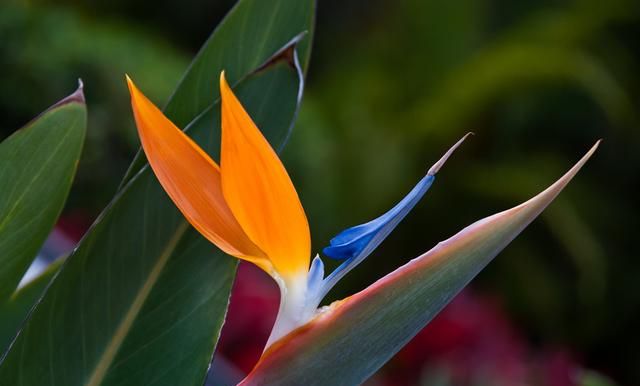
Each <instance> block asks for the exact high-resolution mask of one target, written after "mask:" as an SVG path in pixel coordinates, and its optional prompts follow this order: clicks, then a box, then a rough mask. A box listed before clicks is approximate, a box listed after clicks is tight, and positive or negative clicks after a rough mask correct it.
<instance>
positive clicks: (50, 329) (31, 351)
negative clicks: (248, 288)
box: [0, 28, 309, 386]
mask: <svg viewBox="0 0 640 386" xmlns="http://www.w3.org/2000/svg"><path fill="white" fill-rule="evenodd" d="M307 29H308V28H307ZM306 38H309V37H308V36H307V37H306ZM276 54H277V55H276V57H275V59H274V60H271V61H269V63H268V65H266V66H263V67H261V68H260V70H259V71H257V72H254V73H252V74H250V75H249V76H247V77H246V78H245V79H244V80H242V81H241V82H240V83H239V85H238V87H236V92H237V94H238V96H239V98H240V99H241V100H242V102H243V103H244V104H245V106H246V107H247V110H248V111H249V113H250V114H251V115H252V117H253V118H254V120H255V121H256V123H257V124H258V126H259V127H260V128H261V129H262V130H263V131H264V133H265V135H266V136H267V138H269V139H270V140H272V139H273V138H279V139H283V138H284V137H286V136H283V135H282V133H283V132H284V133H286V132H288V130H289V128H290V126H291V124H292V120H293V119H294V117H295V114H296V112H297V109H298V106H299V102H300V96H301V94H300V91H301V89H302V76H303V74H302V71H301V69H300V67H299V66H297V65H296V64H297V60H294V59H296V54H295V50H294V46H289V47H285V48H284V51H282V52H280V53H279V54H278V53H277V52H276ZM217 75H219V74H216V76H217ZM210 100H211V99H210ZM219 125H220V117H219V105H218V104H217V103H214V104H213V105H210V106H208V107H207V109H205V110H204V111H203V112H201V113H200V114H198V117H197V118H196V119H195V120H194V121H193V122H192V123H191V124H190V125H189V127H188V128H187V130H188V133H189V134H190V136H191V137H192V138H193V139H194V140H195V141H196V142H198V143H199V144H200V145H201V146H202V147H203V148H204V149H205V150H207V151H208V152H210V153H211V154H212V156H214V157H215V156H216V155H217V153H218V150H217V149H218V144H219V138H220V127H219ZM274 145H279V144H274ZM235 267H236V261H235V260H234V259H233V258H231V257H228V256H227V255H225V254H223V253H222V252H220V251H219V250H217V249H216V248H215V247H214V246H213V245H211V244H210V243H209V242H207V241H206V240H204V239H203V238H202V237H201V236H200V235H199V234H198V233H197V232H195V231H194V230H193V229H192V228H190V227H189V226H188V223H186V222H185V220H184V219H183V217H182V215H180V213H179V212H178V211H177V210H176V208H175V207H174V205H173V203H172V202H171V201H170V200H169V198H168V197H167V196H166V194H165V192H164V191H163V190H162V188H161V187H160V185H159V184H158V182H157V180H156V178H155V176H154V175H153V173H152V171H151V170H150V169H149V167H148V166H145V167H143V168H142V169H141V170H140V171H139V172H138V173H137V174H136V175H135V176H134V177H133V178H131V179H130V180H129V182H128V183H126V185H125V186H124V187H123V188H122V189H121V190H120V191H119V193H118V194H117V196H116V197H115V198H114V200H113V201H112V203H111V204H110V205H109V207H108V208H107V209H105V211H104V212H103V213H102V215H101V216H100V218H99V219H98V220H97V221H96V222H95V223H94V225H93V226H92V228H91V229H90V230H89V232H88V234H87V235H86V236H85V237H84V238H83V240H82V241H81V242H80V245H79V247H78V249H77V250H76V251H75V252H74V253H73V254H72V255H71V256H70V257H69V259H68V260H67V262H66V263H65V265H64V266H63V267H62V269H61V271H60V273H59V274H58V276H57V277H56V279H55V280H54V281H53V283H52V284H51V286H50V287H49V288H48V290H47V292H46V294H45V296H44V297H43V298H42V300H41V302H40V303H39V304H38V306H37V307H36V309H35V310H34V312H33V313H32V315H31V318H30V319H29V320H28V322H27V323H26V324H25V326H24V328H23V329H22V331H21V333H20V335H19V336H18V337H17V339H16V341H15V342H14V344H13V345H12V349H11V350H10V351H9V352H8V354H7V355H6V357H5V358H4V360H3V362H2V364H0V384H2V385H4V384H7V385H41V384H42V381H43V380H47V381H48V382H49V383H50V384H57V385H65V386H73V385H92V386H95V385H199V384H202V382H203V381H204V377H205V375H206V371H207V368H208V366H209V363H210V360H211V357H212V354H213V350H214V348H215V345H216V342H217V339H218V336H219V333H220V329H221V327H222V323H223V321H224V316H225V313H226V308H227V304H228V297H229V292H230V289H231V285H232V282H233V278H234V275H235Z"/></svg>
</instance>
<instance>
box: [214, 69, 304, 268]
mask: <svg viewBox="0 0 640 386" xmlns="http://www.w3.org/2000/svg"><path fill="white" fill-rule="evenodd" d="M220 94H221V98H222V147H221V157H220V167H221V170H222V192H223V194H224V198H225V199H226V201H227V204H228V205H229V208H231V211H232V212H233V214H234V216H235V218H236V219H237V220H238V222H239V223H240V225H241V226H242V229H244V231H245V232H246V233H247V235H248V236H249V238H250V239H251V240H252V241H253V242H254V243H255V244H256V245H258V246H259V247H260V249H261V250H262V251H264V252H265V254H266V255H267V257H268V258H269V260H271V262H272V263H273V265H274V268H275V269H276V271H277V272H278V273H280V274H281V275H282V276H288V275H290V274H296V273H300V272H303V271H304V272H306V271H307V270H308V268H309V258H310V254H311V238H310V235H309V224H308V223H307V217H306V215H305V213H304V209H303V208H302V204H301V203H300V199H299V198H298V194H297V193H296V190H295V188H294V187H293V183H291V179H290V178H289V175H288V174H287V171H286V170H285V168H284V165H282V162H280V159H279V158H278V156H277V154H276V152H275V151H274V150H273V148H271V145H269V142H267V140H266V139H265V138H264V136H263V135H262V133H261V132H260V130H259V129H258V128H257V127H256V125H255V124H254V123H253V121H252V120H251V117H249V115H248V114H247V112H246V111H245V110H244V108H243V107H242V105H241V104H240V101H238V99H237V98H236V96H235V95H234V94H233V91H231V89H230V88H229V85H228V84H227V81H226V80H225V78H224V73H222V74H221V75H220Z"/></svg>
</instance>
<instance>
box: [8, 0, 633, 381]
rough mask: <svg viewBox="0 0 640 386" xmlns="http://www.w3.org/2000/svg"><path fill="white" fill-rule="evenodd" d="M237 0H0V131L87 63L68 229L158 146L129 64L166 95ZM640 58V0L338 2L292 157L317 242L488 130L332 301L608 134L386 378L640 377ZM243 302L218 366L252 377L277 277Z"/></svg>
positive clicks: (74, 229)
mask: <svg viewBox="0 0 640 386" xmlns="http://www.w3.org/2000/svg"><path fill="white" fill-rule="evenodd" d="M232 4H233V1H231V0H224V1H222V0H220V1H208V2H205V1H197V0H182V1H181V2H179V3H178V2H175V1H168V0H153V1H152V0H136V1H130V0H111V1H109V2H105V1H98V0H82V1H81V0H56V1H53V0H52V1H46V0H29V1H26V0H24V1H17V0H3V1H2V2H1V3H0V85H1V87H0V139H2V138H4V137H6V136H7V135H9V134H10V133H11V132H12V131H13V130H15V129H17V128H19V127H20V126H22V125H23V124H24V123H25V122H27V121H28V120H29V119H30V118H31V117H33V116H34V115H35V114H37V113H38V112H40V111H41V110H43V109H44V108H46V107H47V106H48V105H50V104H51V103H52V102H54V101H56V100H58V99H59V98H60V97H61V96H63V95H66V94H68V93H70V92H71V91H72V90H73V89H74V88H75V84H76V79H77V78H78V77H81V78H82V79H83V80H84V82H85V91H86V96H87V101H88V107H89V130H88V138H87V144H86V147H85V150H84V153H83V159H82V161H81V164H80V169H79V175H78V177H77V179H76V182H75V185H74V187H73V189H72V192H71V195H70V198H69V201H68V204H67V207H66V209H65V212H64V215H63V217H62V219H61V221H60V224H59V225H58V228H57V231H58V232H61V233H62V234H63V235H66V237H67V239H69V240H71V241H73V240H77V239H78V238H79V237H80V236H81V235H82V233H83V232H84V230H85V229H86V228H87V226H88V225H89V224H90V223H91V222H92V221H93V219H94V218H95V217H96V216H97V214H98V213H99V212H100V211H101V210H102V208H103V207H104V206H105V205H106V204H107V203H108V202H109V200H110V198H111V196H112V195H113V193H114V192H115V191H116V188H117V185H118V183H119V181H120V179H121V178H122V175H123V174H124V172H125V170H126V168H127V166H128V163H129V162H130V160H131V159H132V157H133V154H134V152H135V151H136V148H137V146H138V141H137V138H136V134H135V129H134V125H133V120H132V115H131V112H130V110H129V105H128V95H127V91H126V85H125V82H124V75H123V74H124V73H125V72H126V73H129V74H131V75H132V76H133V77H134V78H135V79H136V80H137V82H138V83H139V84H140V85H141V87H143V89H144V90H145V92H146V93H147V94H148V95H149V96H150V97H151V98H152V99H153V100H154V101H156V102H157V103H158V104H159V105H162V104H163V102H164V101H165V100H166V99H167V98H168V96H169V94H170V92H171V90H172V89H173V87H174V86H175V85H176V83H177V82H178V80H179V79H180V76H181V74H182V72H183V71H184V70H185V68H186V67H187V65H188V63H189V60H190V58H191V57H192V56H193V55H194V54H195V53H196V52H197V50H198V48H199V46H200V45H201V44H202V43H203V42H204V40H205V39H206V38H207V36H208V35H209V34H210V32H211V31H212V29H213V28H214V27H215V25H216V24H217V23H218V22H219V20H220V19H221V18H222V17H223V16H224V14H225V12H226V11H227V10H228V9H229V8H230V7H231V6H232ZM639 65H640V2H638V1H637V0H629V1H624V0H611V1H606V2H604V1H598V0H580V1H557V0H556V1H551V0H545V1H534V0H518V1H513V0H455V1H445V0H398V1H393V2H392V1H384V0H352V1H340V0H320V1H319V5H318V16H317V26H316V33H315V42H314V50H313V54H312V60H311V66H310V69H309V72H308V77H307V80H308V82H307V87H306V90H305V97H304V102H303V106H302V110H301V112H300V116H299V120H298V123H297V125H296V127H295V129H294V133H293V135H292V137H291V140H290V142H289V144H288V145H287V147H286V149H285V151H284V154H283V158H284V161H285V164H286V166H287V167H288V169H289V170H290V173H291V175H292V178H293V180H294V183H295V184H296V186H297V187H298V191H299V193H300V196H301V199H302V201H303V204H304V206H305V208H306V210H307V214H308V217H309V220H310V225H311V228H312V233H313V240H314V249H315V250H317V251H319V250H321V248H322V247H323V246H324V245H325V243H326V242H327V240H328V239H329V238H330V237H331V236H332V235H334V234H335V233H337V232H339V231H340V230H342V229H343V228H345V227H347V226H350V225H354V224H358V223H361V222H364V221H366V220H369V219H371V218H373V217H375V216H377V215H379V214H380V213H382V212H383V211H385V210H386V209H388V208H389V207H390V206H392V205H393V203H395V202H396V201H397V200H398V199H399V198H400V197H402V196H403V195H404V194H405V193H406V192H407V191H408V190H409V189H410V188H411V187H412V186H413V184H414V183H415V182H416V181H417V180H418V179H419V178H421V176H422V175H423V174H424V173H425V171H426V170H427V169H428V167H429V166H430V165H431V164H432V163H433V162H434V161H435V160H436V159H437V158H438V157H439V156H440V155H441V154H442V152H443V151H444V150H446V149H447V148H448V147H449V146H450V145H451V144H452V143H453V142H455V140H457V139H458V138H459V137H460V136H462V135H463V134H464V133H466V132H467V131H474V132H475V133H476V135H475V136H474V137H472V138H470V139H469V140H468V142H467V143H465V144H464V146H463V147H462V148H461V149H460V151H459V152H457V153H456V154H455V156H454V157H453V158H452V159H451V160H450V161H449V163H448V164H447V165H446V167H445V168H444V169H443V170H442V171H441V173H440V174H439V176H438V179H437V182H436V183H435V184H434V186H433V188H432V189H431V191H430V192H429V193H428V195H427V196H426V198H425V199H424V200H423V202H422V203H421V204H419V205H418V207H417V208H416V209H415V211H414V212H413V213H412V214H411V215H410V216H408V218H407V219H406V220H405V221H404V222H403V223H402V224H401V226H399V227H398V229H397V230H396V231H395V233H393V234H392V235H391V236H390V237H389V238H388V239H387V241H385V242H384V243H383V244H382V246H381V248H380V249H379V250H378V251H377V252H376V253H375V254H374V255H372V256H371V257H370V258H369V259H368V260H367V261H366V262H365V263H364V264H362V265H361V266H359V267H358V269H356V270H355V271H354V272H353V273H352V274H350V275H349V276H350V277H348V278H347V279H346V280H344V281H343V282H342V283H341V284H340V285H339V286H338V288H337V289H336V290H335V291H334V292H332V293H331V295H330V297H331V299H338V298H340V297H343V296H346V295H348V294H350V293H353V292H354V291H357V290H360V289H362V288H364V287H365V286H367V285H368V284H370V283H371V282H373V281H374V280H375V279H377V278H379V277H381V276H382V275H384V274H385V273H387V272H389V271H391V270H392V269H394V268H396V267H398V266H400V265H402V264H403V263H405V262H406V261H408V260H409V259H410V258H413V257H416V256H418V255H419V254H421V253H423V252H425V251H426V250H428V249H429V248H431V247H432V246H433V245H435V244H436V243H437V242H438V241H440V240H443V239H445V238H447V237H448V236H450V235H452V234H454V233H455V232H457V231H458V230H459V229H461V228H462V227H463V226H465V225H468V224H469V223H471V222H473V221H475V220H477V219H479V218H481V217H484V216H486V215H489V214H492V213H494V212H497V211H500V210H503V209H506V208H508V207H511V206H513V205H515V204H517V203H519V202H521V201H524V200H525V199H527V198H529V197H530V196H532V195H533V194H535V193H537V192H538V191H540V190H541V189H543V188H544V187H545V186H547V185H548V184H550V183H551V182H552V181H554V180H555V179H556V178H557V177H559V176H560V175H561V174H562V173H563V171H564V170H566V169H568V167H569V166H570V165H572V164H573V163H574V162H575V161H576V160H577V159H578V158H579V157H580V156H581V155H582V154H583V153H584V152H585V151H586V150H587V149H588V148H589V147H590V146H591V145H592V144H593V142H595V140H597V139H599V138H603V139H604V141H603V143H602V146H601V148H600V150H599V151H598V153H597V154H596V155H595V157H594V158H593V159H592V160H591V161H590V162H589V164H588V165H587V166H586V168H585V169H584V170H583V171H582V172H580V174H579V175H578V177H577V178H576V179H575V180H574V181H573V182H572V183H571V185H570V186H569V188H568V189H567V190H566V191H565V192H564V193H563V194H562V195H561V196H560V197H559V198H558V199H557V201H556V202H555V203H554V204H553V205H552V206H551V207H549V209H548V210H547V211H546V212H545V213H544V214H543V215H542V216H541V218H540V219H538V220H537V221H536V222H534V223H533V224H532V225H531V226H530V227H529V228H528V229H527V230H526V231H525V232H524V233H523V234H522V235H521V236H520V237H519V238H518V239H517V240H516V241H515V242H514V243H513V244H512V245H510V246H509V247H508V248H507V249H506V250H505V251H504V252H503V253H501V254H500V255H499V256H498V258H497V259H496V260H495V261H494V262H493V263H492V264H491V265H490V266H489V267H488V268H487V269H486V270H485V271H484V272H483V273H481V274H480V276H479V277H478V278H477V279H476V280H475V281H474V282H473V283H472V284H471V286H470V288H469V289H467V290H465V291H464V292H463V293H462V294H461V295H460V296H459V297H458V298H457V299H456V300H455V301H454V302H453V303H452V305H451V306H449V307H448V308H447V309H446V310H445V311H444V312H443V314H442V315H441V316H440V317H438V318H437V319H436V320H435V321H434V322H433V323H432V324H431V325H430V326H429V327H427V328H426V329H425V330H424V331H423V332H422V333H421V334H420V335H419V336H418V337H417V338H416V339H415V340H414V341H413V342H412V343H411V344H410V345H409V346H408V347H407V348H406V349H405V350H403V351H402V352H401V353H400V354H399V355H398V356H397V357H396V358H395V359H394V360H393V361H391V362H390V363H389V364H388V365H387V366H386V367H385V368H384V369H383V370H382V371H381V372H380V374H379V375H377V376H376V377H375V378H374V379H372V380H371V381H369V384H370V385H433V386H437V385H442V386H445V385H470V386H485V385H486V386H490V385H505V386H511V385H552V386H555V385H557V386H563V385H572V384H576V382H577V381H576V376H578V375H577V374H579V371H580V370H579V369H591V370H589V371H596V372H597V373H599V374H602V375H603V376H602V377H601V376H599V375H592V376H591V380H590V381H589V382H593V383H590V384H593V385H605V384H607V382H609V381H608V380H607V379H606V378H610V379H612V380H615V382H617V384H619V385H629V386H634V385H638V384H640V348H639V347H640V333H639V332H638V327H639V326H640V289H639V286H638V283H639V282H640V256H639V253H638V247H637V245H638V243H637V238H638V236H637V232H638V230H639V229H640V219H639V216H638V214H639V213H640V202H639V199H638V197H639V195H640V132H639V129H640V124H639V122H640V119H639V117H640V75H639V74H640V71H638V68H639ZM58 236H59V234H58ZM65 245H67V244H65ZM233 299H234V300H233V302H232V303H233V305H232V310H231V319H232V321H233V323H235V324H231V325H233V326H236V327H230V325H227V327H226V328H225V331H224V334H223V335H224V336H223V341H222V348H223V350H222V355H219V356H218V357H217V358H216V365H215V367H217V368H220V369H221V372H227V373H228V375H229V377H231V378H233V377H234V376H237V375H234V374H241V373H242V372H243V371H247V370H249V369H250V368H251V366H252V365H253V363H254V362H255V360H256V358H257V357H258V356H259V354H260V351H261V347H262V345H263V344H264V339H266V335H267V334H268V329H269V327H270V323H271V321H272V320H273V317H274V316H275V310H276V309H277V291H276V289H275V287H274V286H273V285H272V283H270V281H269V280H268V279H266V278H265V277H264V275H262V273H260V272H257V271H255V270H253V269H252V268H251V267H248V266H246V267H245V266H242V267H241V271H240V275H239V279H238V281H237V283H236V288H235V292H234V296H233ZM243 326H245V327H243ZM210 382H211V384H222V383H224V382H222V381H220V380H216V379H211V380H210Z"/></svg>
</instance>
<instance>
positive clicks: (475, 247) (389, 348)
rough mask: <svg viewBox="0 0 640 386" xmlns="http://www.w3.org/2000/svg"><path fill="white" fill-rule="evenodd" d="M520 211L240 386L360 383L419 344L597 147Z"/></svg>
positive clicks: (416, 269)
mask: <svg viewBox="0 0 640 386" xmlns="http://www.w3.org/2000/svg"><path fill="white" fill-rule="evenodd" d="M596 148H597V144H596V145H595V146H594V147H593V148H592V149H591V150H590V151H589V152H588V153H587V154H586V155H585V156H584V157H583V158H582V159H581V160H580V161H579V162H578V163H577V164H576V165H575V166H574V167H573V168H572V169H571V170H569V171H568V172H567V173H566V174H565V175H564V176H563V177H562V178H560V179H559V180H558V181H557V182H556V183H554V184H553V185H551V186H550V187H549V188H547V189H546V190H545V191H543V192H542V193H540V194H538V195H537V196H535V197H534V198H532V199H530V200H529V201H527V202H525V203H523V204H521V205H519V206H516V207H515V208H512V209H509V210H506V211H504V212H501V213H498V214H495V215H493V216H490V217H487V218H485V219H483V220H480V221H478V222H476V223H474V224H472V225H470V226H468V227H466V228H465V229H463V230H462V231H460V232H459V233H458V234H457V235H455V236H453V237H451V238H450V239H448V240H446V241H443V242H441V243H439V244H438V245H437V246H436V247H434V248H433V249H432V250H431V251H429V252H427V253H425V254H424V255H422V256H420V257H418V258H416V259H414V260H412V261H411V262H409V263H408V264H406V265H404V266H402V267H400V268H399V269H397V270H396V271H394V272H392V273H391V274H389V275H387V276H386V277H384V278H382V279H381V280H379V281H377V282H376V283H374V284H373V285H371V286H369V287H368V288H367V289H365V290H364V291H362V292H360V293H357V294H355V295H353V296H351V297H349V298H347V299H345V300H343V301H341V302H337V303H334V304H333V305H331V306H329V307H328V309H326V310H324V311H322V312H321V313H320V314H319V315H317V316H316V317H315V318H314V319H312V320H311V321H310V322H309V323H307V324H306V325H304V326H302V327H300V328H299V329H297V330H295V331H293V332H292V333H290V334H289V335H287V336H285V337H284V338H283V339H282V340H281V341H278V342H276V343H275V344H274V345H273V346H272V347H270V348H269V349H268V350H267V352H265V354H264V355H263V357H262V358H261V360H260V362H259V363H258V364H257V365H256V368H255V369H254V370H253V371H252V372H251V374H249V375H248V376H247V378H246V379H245V380H244V381H242V382H241V383H240V385H243V386H248V385H263V386H264V385H279V386H284V385H357V384H360V383H362V382H364V381H365V380H366V379H367V378H368V377H370V376H371V375H372V374H373V373H374V372H375V371H376V370H378V369H379V368H380V367H381V366H382V365H383V364H384V363H386V362H387V361H388V360H389V359H390V358H391V357H392V356H393V355H394V354H395V353H397V352H398V351H399V350H400V349H401V348H402V347H403V346H404V345H405V344H407V343H408V342H409V340H411V338H412V337H413V336H415V334H417V333H418V332H419V331H420V330H421V329H422V328H423V327H424V326H425V325H426V324H427V323H429V321H431V319H432V318H433V317H434V316H435V315H436V314H437V313H438V312H440V310H442V308H444V306H445V305H446V304H447V303H449V301H451V299H452V298H453V297H454V296H455V295H456V294H457V293H458V292H459V291H460V290H461V289H462V288H464V286H465V285H467V283H469V281H471V279H473V277H475V276H476V275H477V274H478V273H479V272H480V271H481V270H482V269H483V268H484V267H485V266H486V265H487V264H488V263H489V262H490V261H491V260H492V259H493V258H494V257H495V256H496V255H497V254H498V253H499V252H500V251H501V250H502V249H503V248H504V247H505V246H507V245H508V244H509V243H510V242H511V241H512V240H513V239H514V238H515V237H516V236H517V235H518V234H519V233H520V232H521V231H522V230H523V229H524V228H525V227H526V226H527V225H528V224H529V223H530V222H531V221H533V219H535V218H536V217H537V216H538V215H539V214H540V213H541V212H542V211H543V210H544V208H545V207H546V206H547V205H548V204H549V203H551V201H553V199H554V198H555V197H556V196H557V195H558V194H559V193H560V191H561V190H562V189H563V188H564V187H565V186H566V184H567V183H569V181H570V180H571V179H572V178H573V176H574V175H575V174H576V173H577V172H578V170H579V169H580V168H581V167H582V166H583V165H584V163H585V162H586V161H587V160H588V159H589V157H590V156H591V155H592V154H593V152H594V151H595V150H596Z"/></svg>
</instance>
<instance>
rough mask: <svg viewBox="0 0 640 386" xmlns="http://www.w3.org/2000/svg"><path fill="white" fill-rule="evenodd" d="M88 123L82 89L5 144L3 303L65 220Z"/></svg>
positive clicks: (0, 163) (0, 199) (0, 240)
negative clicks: (59, 222) (61, 217)
mask: <svg viewBox="0 0 640 386" xmlns="http://www.w3.org/2000/svg"><path fill="white" fill-rule="evenodd" d="M86 117H87V111H86V107H85V104H84V96H83V94H82V87H80V88H78V90H77V91H76V92H75V93H73V94H72V95H70V96H68V97H67V98H65V99H63V100H61V101H60V102H58V103H57V104H55V105H54V106H52V107H51V108H49V109H48V110H47V111H45V112H44V113H42V114H41V115H40V116H39V117H37V118H36V119H34V120H33V121H32V122H30V123H29V124H27V125H26V126H25V127H23V128H22V129H20V130H18V131H17V132H15V133H14V134H13V135H11V136H10V137H8V138H7V139H6V140H4V141H3V142H2V143H1V144H0V302H3V301H5V300H6V299H8V298H9V296H10V295H11V294H12V293H13V291H15V290H16V287H17V286H18V283H19V282H20V280H21V279H22V276H23V275H24V273H25V272H26V271H27V269H28V268H29V265H30V264H31V262H32V261H33V259H34V258H35V256H36V254H37V253H38V250H40V248H41V247H42V244H43V243H44V241H45V239H46V238H47V236H48V235H49V232H50V231H51V229H52V228H53V226H54V224H55V222H56V220H57V219H58V216H59V215H60V211H61V210H62V207H63V205H64V202H65V200H66V198H67V194H68V193H69V188H70V187H71V182H72V181H73V177H74V175H75V172H76V166H77V164H78V159H79V158H80V153H81V151H82V144H83V142H84V137H85V131H86ZM0 317H2V316H0Z"/></svg>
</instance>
